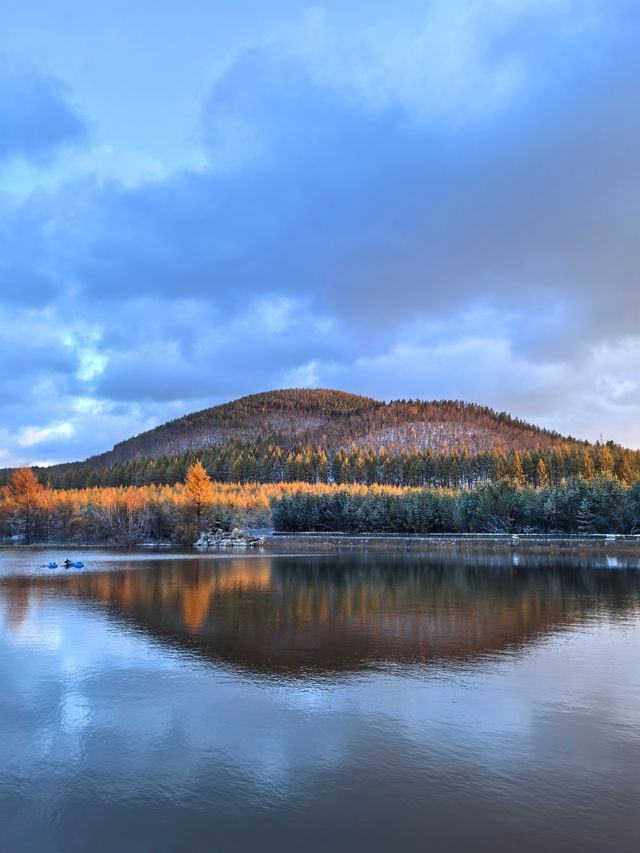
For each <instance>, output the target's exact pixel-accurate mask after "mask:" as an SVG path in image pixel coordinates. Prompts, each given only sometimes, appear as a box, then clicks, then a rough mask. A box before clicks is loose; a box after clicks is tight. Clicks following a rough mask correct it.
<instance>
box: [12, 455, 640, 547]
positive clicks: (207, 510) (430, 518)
mask: <svg viewBox="0 0 640 853" xmlns="http://www.w3.org/2000/svg"><path fill="white" fill-rule="evenodd" d="M234 526H249V527H271V526H274V527H275V528H276V529H277V530H286V531H293V532H295V531H318V532H322V531H325V532H326V531H344V532H355V533H362V532H387V533H424V534H427V533H516V532H517V533H527V532H529V533H549V534H553V533H570V534H576V533H577V534H589V533H640V481H636V482H634V483H633V484H631V485H625V484H623V483H622V482H621V481H620V480H619V479H618V478H616V477H615V476H614V475H613V473H611V472H603V473H600V474H596V475H595V476H594V477H592V478H591V479H587V478H585V477H583V476H575V477H570V478H566V479H563V480H559V479H558V480H557V481H556V482H551V481H550V480H547V481H545V482H540V484H539V485H538V486H537V487H532V486H529V485H526V484H524V483H517V482H516V480H515V479H514V478H513V477H512V476H511V477H508V478H503V479H501V480H499V481H496V482H492V483H486V484H482V485H479V486H476V487H474V488H463V489H451V488H448V487H443V486H439V487H413V486H396V485H380V484H378V485H363V484H357V483H342V484H337V483H333V484H326V483H304V482H290V483H246V484H241V483H217V482H213V481H212V480H211V478H210V477H209V475H208V474H207V471H206V469H205V468H204V466H203V465H202V464H201V463H200V462H199V461H196V462H194V463H193V464H192V465H191V466H190V467H189V469H188V471H187V474H186V476H185V479H184V482H181V483H177V484H175V485H166V484H165V485H147V486H117V487H115V486H108V487H93V488H85V489H67V490H61V489H52V488H50V487H48V486H47V485H45V484H43V483H41V482H40V481H39V479H38V477H37V476H36V474H35V473H34V471H33V470H32V469H28V468H23V469H18V470H17V471H15V472H14V473H13V475H12V477H11V479H10V481H9V483H8V484H7V485H6V486H4V487H3V488H2V489H1V490H0V537H1V538H3V539H5V540H9V541H13V542H16V543H24V544H30V543H36V542H56V543H64V542H70V543H71V542H79V543H100V544H115V545H133V544H138V543H140V542H145V541H151V542H183V543H186V544H191V543H193V542H194V541H195V540H196V539H197V537H198V535H199V533H200V532H201V531H202V530H207V529H212V528H214V529H215V528H218V527H221V528H223V529H230V528H231V527H234Z"/></svg>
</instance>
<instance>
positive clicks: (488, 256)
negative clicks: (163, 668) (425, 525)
mask: <svg viewBox="0 0 640 853" xmlns="http://www.w3.org/2000/svg"><path fill="white" fill-rule="evenodd" d="M2 19H3V21H2V28H1V30H0V324H1V325H0V328H1V329H2V332H1V334H0V466H3V465H5V466H6V465H16V464H47V463H51V462H57V461H65V460H70V459H82V458H85V457H87V456H89V455H91V454H92V453H97V452H100V451H103V450H106V449H109V448H110V447H111V446H112V445H113V444H114V442H116V441H119V440H122V439H124V438H127V437H129V436H131V435H134V434H137V433H140V432H142V431H143V430H145V429H147V428H150V427H152V426H155V425H156V424H159V423H162V422H164V421H166V420H168V419H170V418H174V417H177V416H180V415H182V414H184V413H186V412H189V411H195V410H197V409H201V408H204V407H206V406H210V405H214V404H216V403H219V402H224V401H226V400H230V399H235V398H237V397H239V396H242V395H244V394H249V393H255V392H258V391H263V390H268V389H272V388H283V387H325V388H340V389H343V390H346V391H351V392H354V393H361V394H365V395H369V396H373V397H376V398H379V399H397V398H421V399H441V398H447V399H464V400H468V401H473V402H477V403H481V404H486V405H490V406H492V407H494V408H496V409H498V410H501V411H502V410H506V411H509V412H511V413H512V414H514V415H517V416H519V417H522V418H525V419H527V420H530V421H533V422H535V423H538V424H541V425H543V426H547V427H552V428H554V429H557V430H559V431H560V432H563V433H565V434H571V435H574V436H576V437H579V438H587V439H591V440H596V439H599V438H600V437H603V438H604V440H609V439H612V440H614V441H617V442H620V443H623V444H625V445H627V446H630V447H634V448H638V447H640V370H639V368H640V275H639V273H640V242H639V239H638V238H639V228H638V226H639V224H640V83H639V81H640V9H638V7H637V4H635V3H634V2H631V0H430V2H429V0H421V2H414V0H395V2H394V3H393V4H389V3H388V2H382V0H366V2H365V0H351V2H349V3H344V2H338V1H337V0H336V2H334V1H333V0H329V2H325V3H323V4H322V5H308V4H306V3H304V2H294V0H271V2H269V3H265V2H262V0H236V2H234V3H230V2H216V0H180V2H177V0H176V2H172V0H165V2H159V0H134V2H131V0H92V2H91V3H86V2H84V0H59V2H57V3H55V4H54V3H51V2H49V0H23V2H21V3H13V4H7V6H6V8H4V9H3V12H2Z"/></svg>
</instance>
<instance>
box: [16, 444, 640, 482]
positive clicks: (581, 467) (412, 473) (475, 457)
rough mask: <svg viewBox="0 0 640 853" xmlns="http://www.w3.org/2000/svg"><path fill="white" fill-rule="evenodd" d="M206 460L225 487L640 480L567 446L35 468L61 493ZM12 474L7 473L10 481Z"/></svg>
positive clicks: (619, 456) (595, 448)
mask: <svg viewBox="0 0 640 853" xmlns="http://www.w3.org/2000/svg"><path fill="white" fill-rule="evenodd" d="M197 460H199V461H200V462H201V463H202V464H203V466H204V468H205V469H206V472H207V474H208V475H209V477H210V478H211V479H212V480H215V481H216V482H219V483H241V484H248V483H286V482H304V483H312V484H319V483H327V484H338V485H340V484H357V485H373V484H376V483H377V484H381V485H389V486H411V487H434V488H450V489H462V488H475V487H477V486H480V485H484V484H487V483H491V482H498V481H502V480H511V481H512V482H513V483H514V484H515V485H516V486H519V487H520V486H531V487H536V488H544V487H545V486H547V485H549V484H551V485H557V484H558V483H561V482H563V481H564V480H567V479H570V478H572V477H581V478H582V479H583V480H586V481H587V482H590V481H591V480H593V479H594V478H595V477H598V476H612V477H614V478H615V479H617V480H618V481H619V482H621V483H623V484H625V485H630V484H631V483H633V482H635V481H636V480H637V479H639V478H640V452H638V451H632V450H627V449H625V448H622V447H619V446H617V445H614V444H603V445H598V444H596V445H586V446H581V445H577V444H567V445H564V446H561V447H555V448H551V449H546V450H544V449H538V450H532V451H524V452H522V453H520V452H518V451H517V450H511V451H509V452H505V451H504V450H502V449H494V450H489V451H485V452H482V453H475V454H472V453H470V452H469V451H468V450H467V449H466V448H463V449H462V450H461V451H460V452H458V451H451V452H448V453H434V452H433V451H431V450H426V451H423V452H420V451H412V452H409V451H400V452H397V453H391V452H387V451H386V450H385V449H384V448H382V449H381V450H380V451H378V452H376V451H375V450H373V449H368V450H367V449H364V448H362V447H357V446H355V445H352V446H351V447H349V448H341V449H338V450H335V451H333V452H328V451H326V450H325V449H323V448H322V447H314V446H312V445H310V444H302V443H297V444H296V445H294V446H293V447H292V448H291V449H289V450H287V449H286V448H285V447H283V446H281V445H279V444H273V443H270V442H262V441H256V442H243V441H239V440H235V441H230V442H226V443H225V444H223V445H219V446H214V447H209V448H207V449H206V450H202V451H199V452H197V453H196V452H186V453H183V454H179V455H176V456H163V457H160V458H151V457H141V458H137V459H132V460H129V461H125V462H117V463H114V464H111V465H102V466H96V465H90V464H86V463H70V464H66V465H57V466H52V467H50V468H36V469H34V470H35V471H36V473H37V475H38V477H39V478H40V480H42V482H46V483H48V485H50V486H51V487H52V488H56V489H79V488H95V487H105V486H114V487H122V486H145V485H176V484H178V483H181V482H183V481H184V479H185V477H186V475H187V471H188V470H189V468H190V467H191V466H192V465H193V464H194V462H196V461H197ZM10 476H11V471H9V470H6V471H4V472H2V475H0V483H2V482H5V483H6V482H8V481H9V478H10Z"/></svg>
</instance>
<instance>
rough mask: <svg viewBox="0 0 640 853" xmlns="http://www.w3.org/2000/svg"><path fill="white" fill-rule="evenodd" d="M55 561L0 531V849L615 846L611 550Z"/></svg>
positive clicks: (628, 714)
mask: <svg viewBox="0 0 640 853" xmlns="http://www.w3.org/2000/svg"><path fill="white" fill-rule="evenodd" d="M74 555H75V556H74ZM65 556H66V553H61V552H60V551H59V550H58V551H48V550H43V549H33V550H30V549H15V550H11V549H4V550H0V684H1V686H2V689H1V690H0V734H1V735H2V736H1V737H0V836H1V838H2V841H1V842H0V847H1V849H2V851H3V853H21V851H29V853H34V851H35V853H37V851H64V853H75V851H78V853H80V851H82V853H86V851H92V852H93V853H95V851H109V853H112V851H118V853H123V851H124V852H125V853H126V851H152V853H164V851H176V853H181V851H216V853H223V852H224V851H245V850H246V851H253V850H260V851H272V850H273V851H305V853H306V851H325V850H329V851H332V852H333V853H340V851H426V850H428V851H445V850H446V851H449V853H451V851H454V853H455V851H492V853H495V851H498V853H501V851H509V853H512V851H516V850H517V851H537V853H552V851H563V853H567V851H580V853H588V851H594V853H596V851H597V853H603V851H616V852H617V851H620V853H623V851H634V853H635V851H637V850H638V849H639V848H640V812H639V810H638V803H639V802H640V571H639V570H637V569H636V568H634V567H628V566H625V564H624V562H623V563H620V562H618V561H617V560H616V559H614V558H610V559H608V560H607V559H606V558H603V559H602V560H600V561H596V562H597V563H598V564H597V565H596V564H594V562H593V561H591V562H590V561H589V560H588V559H585V558H576V559H571V558H568V557H566V556H565V557H561V556H556V557H554V556H553V555H550V554H544V555H542V556H536V555H534V554H528V555H527V554H520V555H512V554H511V553H504V554H502V555H501V554H490V553H478V554H474V553H466V554H443V553H440V554H419V553H402V552H400V551H397V552H394V553H372V554H360V553H354V554H342V555H341V554H330V555H303V556H293V555H291V556H287V555H278V556H263V555H260V554H256V555H253V554H252V555H247V556H227V555H222V556H218V555H199V554H194V553H193V552H184V553H180V552H162V551H153V552H145V551H141V550H137V551H135V552H133V551H131V552H127V551H106V550H104V551H98V550H94V551H87V550H85V551H81V552H80V551H77V552H74V553H73V554H72V555H71V556H72V557H74V558H75V559H83V560H84V562H85V566H86V567H85V568H84V569H82V570H70V571H64V570H49V569H46V568H45V566H46V563H47V562H48V561H49V560H50V559H57V560H59V559H63V558H64V557H65Z"/></svg>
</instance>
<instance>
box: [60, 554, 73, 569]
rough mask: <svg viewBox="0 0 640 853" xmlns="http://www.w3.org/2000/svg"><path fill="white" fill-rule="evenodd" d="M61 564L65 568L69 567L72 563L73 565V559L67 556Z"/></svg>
mask: <svg viewBox="0 0 640 853" xmlns="http://www.w3.org/2000/svg"><path fill="white" fill-rule="evenodd" d="M62 565H63V566H64V567H65V569H68V568H69V566H72V565H73V560H70V559H69V558H68V557H67V559H66V560H65V561H64V563H63V564H62Z"/></svg>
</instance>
